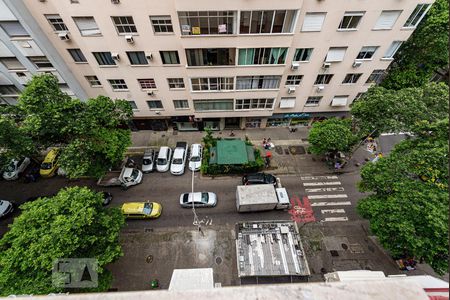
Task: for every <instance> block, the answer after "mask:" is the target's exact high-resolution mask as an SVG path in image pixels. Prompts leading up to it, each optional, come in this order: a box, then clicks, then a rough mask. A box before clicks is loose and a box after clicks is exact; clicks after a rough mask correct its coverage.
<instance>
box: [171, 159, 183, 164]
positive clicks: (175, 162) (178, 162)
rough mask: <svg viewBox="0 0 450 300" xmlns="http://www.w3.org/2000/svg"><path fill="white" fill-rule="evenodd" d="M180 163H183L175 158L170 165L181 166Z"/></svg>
mask: <svg viewBox="0 0 450 300" xmlns="http://www.w3.org/2000/svg"><path fill="white" fill-rule="evenodd" d="M182 163H183V160H182V159H181V158H175V159H174V160H173V161H172V164H175V165H181V164H182Z"/></svg>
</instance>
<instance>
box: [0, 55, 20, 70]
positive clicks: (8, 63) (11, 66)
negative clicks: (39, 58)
mask: <svg viewBox="0 0 450 300" xmlns="http://www.w3.org/2000/svg"><path fill="white" fill-rule="evenodd" d="M0 62H1V63H2V64H3V65H4V66H5V67H6V68H7V69H8V70H10V71H11V70H26V68H25V67H24V66H23V65H22V63H21V62H20V61H19V60H18V59H17V58H15V57H3V58H0Z"/></svg>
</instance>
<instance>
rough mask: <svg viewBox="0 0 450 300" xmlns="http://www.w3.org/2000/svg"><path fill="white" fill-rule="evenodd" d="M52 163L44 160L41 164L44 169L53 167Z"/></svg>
mask: <svg viewBox="0 0 450 300" xmlns="http://www.w3.org/2000/svg"><path fill="white" fill-rule="evenodd" d="M52 165H53V164H52V163H49V162H43V163H42V164H41V169H42V170H50V169H51V168H52Z"/></svg>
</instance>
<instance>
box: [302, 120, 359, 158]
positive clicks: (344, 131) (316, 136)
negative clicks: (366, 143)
mask: <svg viewBox="0 0 450 300" xmlns="http://www.w3.org/2000/svg"><path fill="white" fill-rule="evenodd" d="M356 141H357V138H356V136H355V135H354V134H353V133H352V131H351V121H350V120H349V119H337V118H331V119H328V120H324V121H322V122H316V123H314V124H313V125H312V127H311V130H310V132H309V137H308V142H309V144H310V147H309V148H308V149H309V150H310V151H311V152H312V153H314V154H326V153H329V152H330V153H337V152H339V151H342V152H347V151H349V150H350V148H351V147H352V146H353V145H354V144H355V142H356Z"/></svg>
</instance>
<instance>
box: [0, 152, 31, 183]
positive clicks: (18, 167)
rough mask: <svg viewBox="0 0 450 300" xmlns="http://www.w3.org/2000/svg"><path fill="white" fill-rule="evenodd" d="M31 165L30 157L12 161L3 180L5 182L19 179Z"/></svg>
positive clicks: (4, 173)
mask: <svg viewBox="0 0 450 300" xmlns="http://www.w3.org/2000/svg"><path fill="white" fill-rule="evenodd" d="M29 164H30V159H29V158H28V157H23V158H21V159H19V160H17V159H12V160H11V162H10V164H9V165H8V166H7V167H6V170H5V172H3V178H4V179H5V180H16V179H17V178H19V174H20V173H22V172H23V171H25V169H26V168H27V167H28V165H29Z"/></svg>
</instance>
